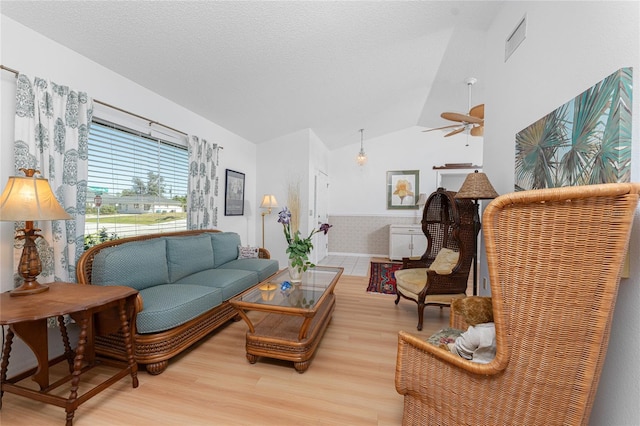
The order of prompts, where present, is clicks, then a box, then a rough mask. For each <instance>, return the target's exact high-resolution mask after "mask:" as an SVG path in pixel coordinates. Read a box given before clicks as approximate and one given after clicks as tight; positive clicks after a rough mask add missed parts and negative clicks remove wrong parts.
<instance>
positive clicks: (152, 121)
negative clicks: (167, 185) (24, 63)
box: [0, 65, 224, 149]
mask: <svg viewBox="0 0 640 426" xmlns="http://www.w3.org/2000/svg"><path fill="white" fill-rule="evenodd" d="M0 69H2V70H5V71H9V72H11V73H14V74H15V76H16V78H17V77H18V74H20V72H19V71H18V70H14V69H13V68H9V67H5V66H4V65H0ZM93 102H95V103H97V104H100V105H103V106H106V107H107V108H111V109H115V110H116V111H120V112H123V113H125V114H129V115H132V116H134V117H137V118H139V119H141V120H145V121H148V122H149V125H151V124H156V125H158V126H161V127H164V128H165V129H169V130H172V131H174V132H176V133H180V134H181V135H184V136H189V135H188V134H187V133H185V132H183V131H181V130H178V129H174V128H173V127H170V126H167V125H166V124H162V123H160V122H158V121H155V120H151V119H150V118H147V117H143V116H141V115H138V114H136V113H133V112H130V111H127V110H124V109H122V108H119V107H117V106H114V105H111V104H108V103H106V102H103V101H100V100H98V99H94V100H93ZM218 148H219V149H224V147H223V146H218Z"/></svg>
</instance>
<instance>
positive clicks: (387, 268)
mask: <svg viewBox="0 0 640 426" xmlns="http://www.w3.org/2000/svg"><path fill="white" fill-rule="evenodd" d="M400 268H402V263H401V262H391V261H388V260H387V261H375V260H372V261H371V273H370V275H369V286H368V287H367V292H370V293H382V294H396V276H395V271H397V270H398V269H400Z"/></svg>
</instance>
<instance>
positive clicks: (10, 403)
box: [0, 275, 449, 426]
mask: <svg viewBox="0 0 640 426" xmlns="http://www.w3.org/2000/svg"><path fill="white" fill-rule="evenodd" d="M367 283H368V278H367V277H356V276H344V275H343V276H342V278H341V279H340V282H339V283H338V285H337V287H336V296H337V301H336V302H337V303H336V309H335V312H334V314H333V319H332V321H331V323H330V324H329V327H328V328H327V331H326V333H325V336H324V338H323V340H322V342H321V343H320V347H319V348H318V351H317V353H316V356H315V358H314V359H313V361H312V362H311V365H310V367H309V369H308V370H307V371H306V372H305V373H304V374H299V373H297V372H296V371H295V370H294V368H293V365H292V363H289V362H282V361H276V360H269V359H264V358H261V359H260V360H258V362H257V363H256V364H249V363H248V362H247V360H246V358H245V352H244V335H245V332H246V330H247V327H246V324H245V323H244V321H240V322H231V323H229V324H228V325H227V326H224V327H223V328H222V329H220V330H218V331H217V332H214V333H212V334H211V335H210V336H209V337H208V338H207V339H205V340H204V341H203V342H202V343H200V344H199V345H197V346H196V347H194V348H193V349H192V350H189V351H187V352H185V353H183V354H181V355H180V356H178V357H177V358H174V359H173V360H171V361H170V362H169V367H168V369H167V370H166V371H165V372H164V373H162V374H161V375H159V376H151V375H148V374H147V373H146V372H144V371H142V372H140V373H139V374H138V377H139V380H140V386H139V387H138V388H137V389H132V388H131V381H130V379H129V378H125V379H122V380H121V381H119V382H118V383H116V384H114V385H112V386H111V387H110V388H109V389H107V390H105V391H104V392H102V393H101V394H98V395H97V396H95V397H94V398H92V399H90V400H89V401H88V402H86V403H85V404H83V405H81V406H80V407H79V408H78V410H76V414H75V418H74V425H76V426H96V425H98V426H99V425H394V426H395V425H399V424H400V423H401V420H402V403H403V400H402V397H401V396H400V395H398V394H397V393H396V390H395V387H394V375H395V365H396V354H397V333H398V330H407V331H410V332H412V333H414V334H416V335H420V336H423V337H425V338H426V337H428V336H429V335H431V334H432V333H433V332H435V331H437V330H439V329H440V328H442V327H445V326H446V325H447V324H448V318H449V311H448V308H445V309H443V310H440V309H439V308H437V307H427V308H426V309H425V321H424V328H423V330H422V331H421V332H418V331H417V330H416V323H417V308H416V304H415V303H413V302H410V301H407V300H404V299H403V300H401V301H400V303H399V305H398V306H396V305H395V304H394V303H393V302H394V300H395V296H390V295H381V294H371V293H367V292H366V288H367ZM259 315H261V314H260V313H256V312H252V313H251V316H252V318H257V317H258V316H259ZM64 364H65V363H62V364H61V365H64ZM93 371H99V369H95V370H92V372H89V373H88V374H92V376H89V377H85V376H83V380H85V381H91V380H96V379H100V377H99V376H98V374H99V373H97V374H93ZM63 388H64V392H61V394H62V395H65V396H66V395H68V393H67V392H68V387H67V386H63ZM81 391H82V388H81ZM2 402H3V404H2V410H0V424H2V425H3V426H4V425H7V426H9V425H15V426H20V425H28V426H34V425H63V424H64V419H65V413H64V409H63V408H60V407H54V406H51V405H47V404H42V403H38V402H34V401H31V400H28V399H25V398H22V397H18V396H16V395H12V394H8V393H5V394H4V397H3V400H2Z"/></svg>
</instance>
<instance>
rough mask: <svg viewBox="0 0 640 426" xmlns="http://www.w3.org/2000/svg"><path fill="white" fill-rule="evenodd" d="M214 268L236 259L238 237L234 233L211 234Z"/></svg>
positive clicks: (238, 243)
mask: <svg viewBox="0 0 640 426" xmlns="http://www.w3.org/2000/svg"><path fill="white" fill-rule="evenodd" d="M211 244H212V245H213V260H214V265H213V267H214V268H217V267H218V266H220V265H223V264H225V263H227V262H231V261H232V260H236V259H237V258H238V246H239V245H240V235H238V234H236V233H235V232H215V233H213V234H211Z"/></svg>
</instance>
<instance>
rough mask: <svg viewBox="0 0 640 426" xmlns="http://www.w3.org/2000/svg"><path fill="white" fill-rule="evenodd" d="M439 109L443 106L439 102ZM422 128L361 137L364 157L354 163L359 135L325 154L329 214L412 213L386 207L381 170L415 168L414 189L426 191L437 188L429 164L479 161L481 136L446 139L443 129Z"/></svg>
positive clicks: (475, 163)
mask: <svg viewBox="0 0 640 426" xmlns="http://www.w3.org/2000/svg"><path fill="white" fill-rule="evenodd" d="M442 108H443V110H444V109H446V105H443V106H442ZM422 130H424V128H423V127H418V126H414V127H409V128H407V129H403V130H400V131H397V132H393V133H389V134H386V135H384V136H380V137H376V138H371V139H367V137H366V135H367V133H366V129H365V133H364V135H365V139H364V151H365V152H366V153H367V157H368V161H367V163H366V164H365V165H364V166H359V165H358V164H357V163H356V156H357V154H358V152H359V151H360V135H359V133H358V136H357V137H354V143H353V145H347V146H345V147H343V148H340V149H336V150H333V151H331V152H330V167H329V181H330V182H331V185H330V191H329V192H330V194H329V197H330V202H329V205H330V210H329V214H330V215H332V216H341V215H345V216H350V215H363V216H367V215H384V216H389V215H394V216H411V217H413V216H415V214H416V212H415V210H387V193H386V184H387V181H386V179H387V171H392V170H419V171H420V192H423V193H426V194H431V193H432V192H433V191H435V190H436V189H437V186H436V171H435V170H433V167H434V166H443V165H444V164H445V163H472V164H474V165H482V144H483V138H476V137H469V146H465V145H466V143H467V138H466V136H465V135H462V134H459V135H455V136H451V137H448V138H445V137H444V134H445V133H444V132H439V131H433V132H426V133H425V132H423V131H422ZM472 171H473V170H469V172H472Z"/></svg>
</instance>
